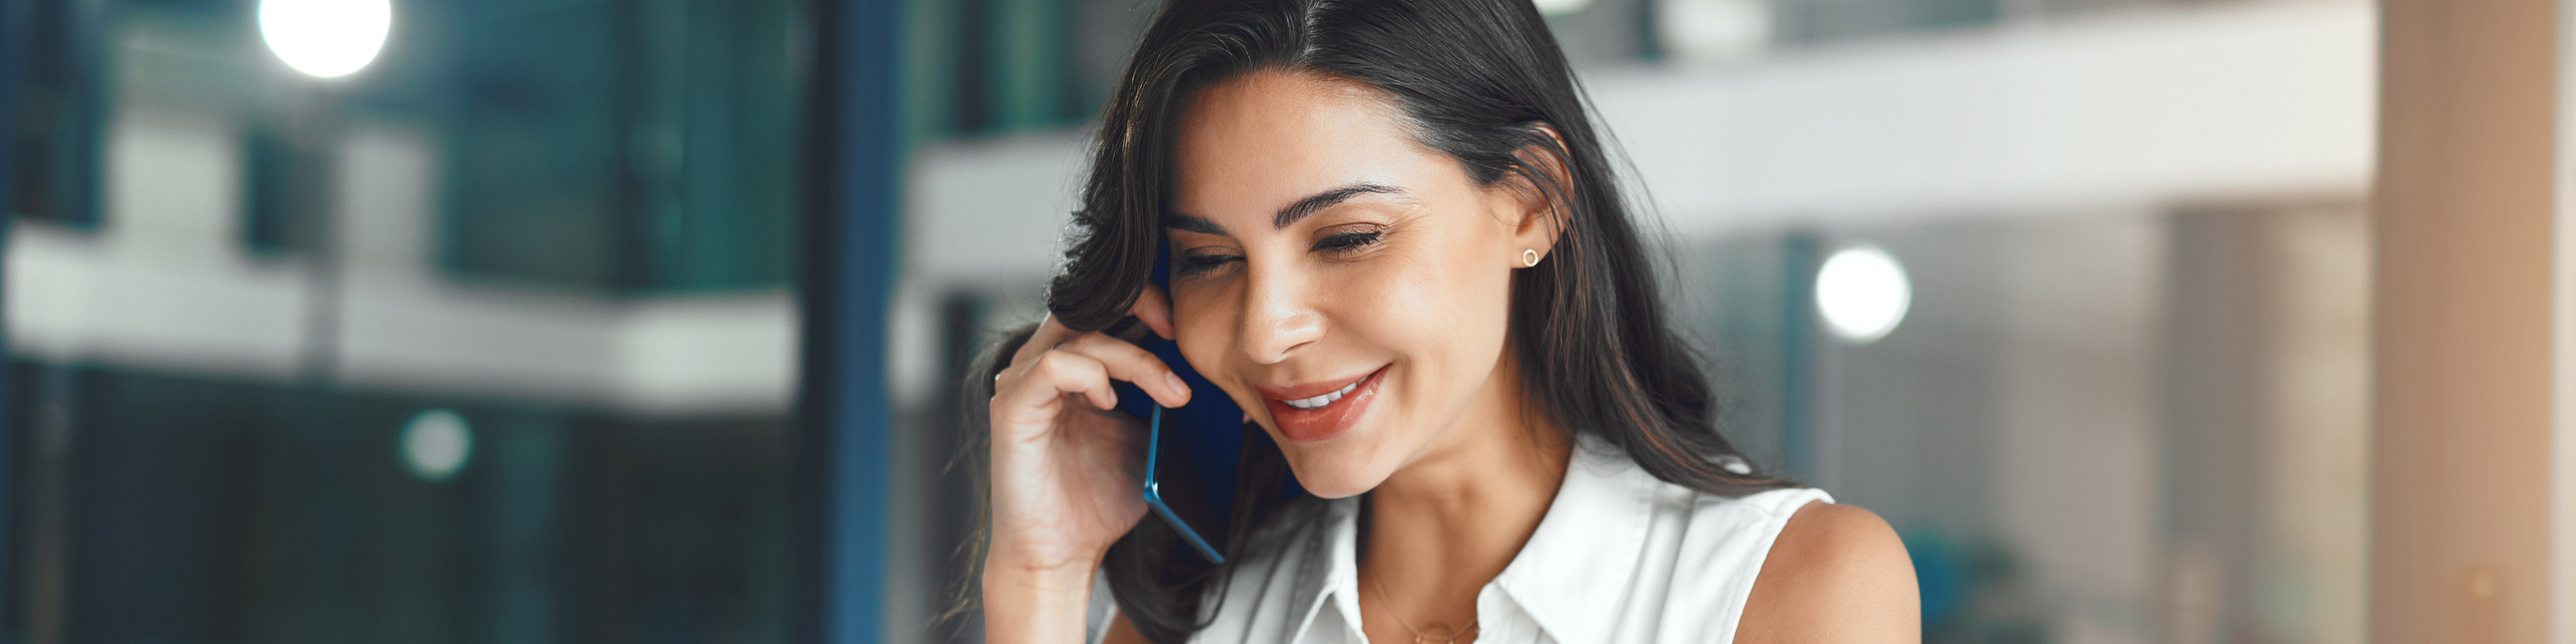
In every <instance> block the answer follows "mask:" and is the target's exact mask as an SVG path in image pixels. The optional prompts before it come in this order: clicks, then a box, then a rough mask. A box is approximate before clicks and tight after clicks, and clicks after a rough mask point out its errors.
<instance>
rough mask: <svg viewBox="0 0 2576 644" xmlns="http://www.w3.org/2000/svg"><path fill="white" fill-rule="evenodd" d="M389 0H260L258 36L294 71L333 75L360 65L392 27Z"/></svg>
mask: <svg viewBox="0 0 2576 644" xmlns="http://www.w3.org/2000/svg"><path fill="white" fill-rule="evenodd" d="M393 22H394V7H393V2H392V0H260V3H259V36H260V39H262V40H266V41H268V50H269V51H272V52H276V53H277V57H278V59H279V60H284V61H286V66H288V67H293V68H295V71H299V72H304V73H305V74H308V75H312V76H314V77H317V78H339V77H341V76H347V75H350V74H353V73H357V71H358V70H360V69H364V68H366V66H367V63H370V62H374V61H375V60H376V52H378V51H381V50H383V49H384V46H385V34H386V33H388V32H390V31H392V30H393Z"/></svg>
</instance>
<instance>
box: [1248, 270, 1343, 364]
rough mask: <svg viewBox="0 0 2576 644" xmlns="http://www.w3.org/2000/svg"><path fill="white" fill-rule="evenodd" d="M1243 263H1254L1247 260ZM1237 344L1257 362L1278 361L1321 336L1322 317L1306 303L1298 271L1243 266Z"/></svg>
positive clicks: (1274, 362) (1322, 331)
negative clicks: (1242, 296) (1240, 321)
mask: <svg viewBox="0 0 2576 644" xmlns="http://www.w3.org/2000/svg"><path fill="white" fill-rule="evenodd" d="M1247 264H1254V263H1252V262H1247ZM1245 268H1247V269H1249V270H1248V271H1246V275H1245V278H1246V279H1247V280H1249V281H1248V283H1246V284H1245V289H1244V298H1243V317H1242V318H1240V319H1241V320H1242V321H1243V322H1242V325H1243V326H1242V328H1240V329H1238V330H1237V333H1239V334H1241V337H1239V338H1237V340H1238V345H1239V346H1242V347H1243V352H1244V354H1245V355H1247V356H1250V357H1251V358H1252V360H1253V361H1254V362H1258V363H1261V364H1278V363H1279V362H1280V361H1282V360H1287V359H1288V354H1289V353H1290V352H1293V351H1296V350H1297V348H1298V347H1302V346H1305V345H1307V344H1309V343H1312V342H1314V341H1315V340H1317V339H1319V338H1322V337H1324V316H1323V315H1322V314H1320V313H1318V312H1316V311H1315V309H1314V307H1313V306H1310V305H1309V303H1308V302H1307V299H1306V297H1307V293H1308V289H1307V288H1306V284H1305V280H1303V279H1302V276H1300V275H1298V271H1297V270H1296V269H1293V268H1286V267H1263V266H1258V265H1247V266H1245Z"/></svg>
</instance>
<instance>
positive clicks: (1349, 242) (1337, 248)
mask: <svg viewBox="0 0 2576 644" xmlns="http://www.w3.org/2000/svg"><path fill="white" fill-rule="evenodd" d="M1384 234H1386V233H1382V232H1378V231H1374V230H1371V231H1364V232H1352V233H1341V234H1337V235H1329V236H1326V237H1324V238H1323V239H1318V240H1315V246H1314V247H1313V248H1312V249H1311V250H1319V251H1324V252H1327V253H1348V252H1351V251H1355V250H1359V249H1361V248H1365V247H1367V246H1368V245H1370V244H1375V243H1377V238H1378V236H1380V235H1384Z"/></svg>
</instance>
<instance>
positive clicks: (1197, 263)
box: [1178, 253, 1243, 277]
mask: <svg viewBox="0 0 2576 644" xmlns="http://www.w3.org/2000/svg"><path fill="white" fill-rule="evenodd" d="M1240 259H1243V258H1242V257H1241V256H1237V255H1227V254H1224V253H1186V254H1183V255H1181V261H1180V262H1179V264H1180V266H1179V267H1178V268H1179V271H1180V274H1181V276H1183V277H1188V276H1193V275H1200V274H1204V273H1206V272H1208V271H1213V270H1216V269H1218V268H1223V267H1224V266H1225V265H1226V264H1227V263H1230V262H1234V261H1236V260H1240Z"/></svg>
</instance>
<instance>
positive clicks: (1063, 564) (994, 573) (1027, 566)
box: [984, 549, 1101, 592]
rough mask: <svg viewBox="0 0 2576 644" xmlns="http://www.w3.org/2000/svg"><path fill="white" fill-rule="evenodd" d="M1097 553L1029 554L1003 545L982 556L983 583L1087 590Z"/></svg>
mask: <svg viewBox="0 0 2576 644" xmlns="http://www.w3.org/2000/svg"><path fill="white" fill-rule="evenodd" d="M1100 559H1101V558H1100V556H1099V555H1093V556H1090V557H1032V556H1027V555H1025V554H1023V553H1019V552H1014V551H1011V550H1007V549H997V550H994V551H991V552H988V553H986V554H985V556H984V584H985V585H986V586H987V587H991V586H992V585H994V584H1008V585H1011V586H1016V587H1019V588H1022V589H1026V590H1035V591H1042V592H1065V591H1083V592H1088V591H1090V590H1091V578H1092V576H1093V575H1095V574H1097V573H1098V572H1099V571H1100Z"/></svg>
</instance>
